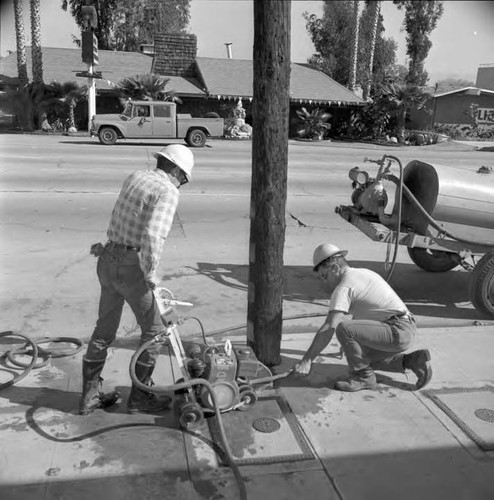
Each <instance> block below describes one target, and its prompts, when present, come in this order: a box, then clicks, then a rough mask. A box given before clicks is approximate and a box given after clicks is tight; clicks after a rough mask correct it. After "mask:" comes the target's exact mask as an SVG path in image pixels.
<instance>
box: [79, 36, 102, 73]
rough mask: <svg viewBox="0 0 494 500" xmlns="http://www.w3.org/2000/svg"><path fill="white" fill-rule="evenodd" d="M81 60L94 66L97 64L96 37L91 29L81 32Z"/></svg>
mask: <svg viewBox="0 0 494 500" xmlns="http://www.w3.org/2000/svg"><path fill="white" fill-rule="evenodd" d="M81 45H82V61H83V62H85V63H87V64H92V65H93V66H96V65H97V64H99V56H98V39H97V38H96V35H95V34H94V32H93V31H83V32H82V43H81Z"/></svg>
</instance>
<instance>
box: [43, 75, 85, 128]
mask: <svg viewBox="0 0 494 500" xmlns="http://www.w3.org/2000/svg"><path fill="white" fill-rule="evenodd" d="M86 94H87V87H86V86H85V85H82V86H81V85H79V84H78V83H77V82H64V83H60V82H56V81H53V82H51V83H50V85H47V86H46V89H45V98H44V99H43V100H42V101H41V102H40V105H39V108H40V111H41V112H43V113H46V112H49V111H50V110H53V111H54V112H55V113H56V114H57V115H58V114H65V115H66V117H67V125H68V127H69V128H70V127H72V128H75V116H74V110H75V107H76V105H77V103H78V102H79V101H80V100H81V99H84V98H85V97H86Z"/></svg>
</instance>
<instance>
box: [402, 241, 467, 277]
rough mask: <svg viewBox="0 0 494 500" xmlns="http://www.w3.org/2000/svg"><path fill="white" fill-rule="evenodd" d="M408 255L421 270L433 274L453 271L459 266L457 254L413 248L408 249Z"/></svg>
mask: <svg viewBox="0 0 494 500" xmlns="http://www.w3.org/2000/svg"><path fill="white" fill-rule="evenodd" d="M408 255H410V258H411V259H412V261H413V263H414V264H416V265H417V266H418V267H420V269H423V270H424V271H429V272H431V273H444V272H446V271H451V269H454V268H455V267H456V266H457V265H458V255H457V254H455V253H449V252H441V251H439V250H427V249H425V248H418V247H413V248H408Z"/></svg>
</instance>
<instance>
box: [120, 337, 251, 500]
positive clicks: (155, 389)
mask: <svg viewBox="0 0 494 500" xmlns="http://www.w3.org/2000/svg"><path fill="white" fill-rule="evenodd" d="M153 343H155V339H151V340H148V341H147V342H144V343H143V344H141V346H140V347H139V348H138V349H137V351H136V352H135V353H134V355H133V356H132V358H131V360H130V367H129V372H130V378H131V379H132V383H133V384H134V385H135V386H136V387H137V388H138V389H141V391H145V392H152V393H155V394H160V393H169V392H173V391H178V390H180V389H190V388H192V387H194V386H196V385H203V386H205V387H206V388H207V390H208V391H209V395H210V396H211V402H212V405H213V408H214V413H215V416H216V420H217V422H218V430H219V434H220V438H221V443H222V445H223V451H224V453H225V456H226V458H227V462H228V465H229V467H230V469H231V470H232V472H233V474H234V476H235V478H236V480H237V484H238V488H239V492H240V498H241V499H243V500H246V499H247V492H246V490H245V484H244V480H243V478H242V475H241V474H240V470H239V469H238V466H237V464H236V463H235V459H234V458H233V455H232V451H231V449H230V445H229V444H228V440H227V438H226V433H225V427H224V425H223V419H222V418H221V412H220V410H219V408H218V401H217V399H216V395H215V393H214V390H213V386H212V384H211V383H210V382H209V381H208V380H206V379H202V378H193V379H190V380H187V381H185V382H181V383H178V384H171V385H162V386H158V385H153V386H148V385H146V384H143V383H142V382H141V381H140V380H139V379H138V378H137V376H136V374H135V365H136V363H137V360H138V359H139V358H140V356H141V354H142V353H143V352H144V351H145V350H146V349H148V347H149V346H151V344H153Z"/></svg>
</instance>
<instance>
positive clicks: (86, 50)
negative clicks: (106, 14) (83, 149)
mask: <svg viewBox="0 0 494 500" xmlns="http://www.w3.org/2000/svg"><path fill="white" fill-rule="evenodd" d="M81 13H82V19H83V23H84V31H83V32H82V40H81V47H82V61H83V62H85V63H86V64H87V75H84V76H87V77H88V78H87V87H88V93H87V106H88V108H87V109H88V126H87V130H88V134H90V133H91V119H92V117H93V116H94V115H95V114H96V81H95V77H96V78H101V74H96V73H95V72H94V66H96V65H97V64H99V56H98V39H97V37H96V35H95V33H94V29H95V28H96V27H97V26H98V14H97V12H96V8H95V7H94V6H92V5H84V6H82V7H81ZM79 75H81V74H79ZM79 75H78V76H79ZM81 76H82V75H81Z"/></svg>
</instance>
